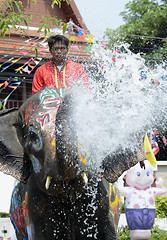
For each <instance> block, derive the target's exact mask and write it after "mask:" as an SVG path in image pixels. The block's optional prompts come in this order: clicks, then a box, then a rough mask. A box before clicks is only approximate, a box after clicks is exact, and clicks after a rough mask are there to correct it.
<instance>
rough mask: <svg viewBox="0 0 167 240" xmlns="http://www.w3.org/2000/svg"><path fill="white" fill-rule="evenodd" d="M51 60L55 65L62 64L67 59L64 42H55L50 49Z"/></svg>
mask: <svg viewBox="0 0 167 240" xmlns="http://www.w3.org/2000/svg"><path fill="white" fill-rule="evenodd" d="M50 52H51V54H52V57H53V61H54V63H55V64H56V65H62V64H64V62H65V61H66V59H67V52H68V49H67V47H66V45H65V44H64V43H61V42H56V43H54V44H53V46H52V48H51V50H50Z"/></svg>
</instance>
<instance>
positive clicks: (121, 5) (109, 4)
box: [75, 0, 130, 39]
mask: <svg viewBox="0 0 167 240" xmlns="http://www.w3.org/2000/svg"><path fill="white" fill-rule="evenodd" d="M128 2H130V0H116V1H114V0H75V3H76V5H77V7H78V9H79V11H80V14H81V16H82V18H83V20H84V22H85V23H86V26H87V28H88V29H89V30H90V32H91V34H93V35H94V36H95V37H96V38H98V39H102V37H103V33H104V31H105V30H106V29H107V28H108V27H109V28H113V29H115V28H117V27H119V26H120V25H122V24H124V22H123V19H122V17H121V16H119V14H120V12H122V11H124V10H125V4H126V3H128Z"/></svg>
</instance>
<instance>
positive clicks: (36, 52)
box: [35, 48, 38, 58]
mask: <svg viewBox="0 0 167 240" xmlns="http://www.w3.org/2000/svg"><path fill="white" fill-rule="evenodd" d="M35 57H36V58H37V57H38V50H37V48H35Z"/></svg>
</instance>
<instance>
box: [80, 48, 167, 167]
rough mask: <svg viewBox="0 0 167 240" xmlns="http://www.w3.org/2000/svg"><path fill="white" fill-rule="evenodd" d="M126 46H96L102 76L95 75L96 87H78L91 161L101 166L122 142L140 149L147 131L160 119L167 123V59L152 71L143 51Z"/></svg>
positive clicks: (83, 143)
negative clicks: (144, 74) (166, 77)
mask: <svg viewBox="0 0 167 240" xmlns="http://www.w3.org/2000/svg"><path fill="white" fill-rule="evenodd" d="M120 48H124V53H120V52H119V51H115V52H114V53H113V52H112V51H111V50H108V51H107V50H105V49H104V48H102V47H100V46H99V45H97V44H96V45H94V49H93V52H94V59H95V60H98V66H97V69H96V74H97V73H99V74H101V78H100V79H99V80H98V81H97V80H95V78H94V77H93V76H90V79H91V83H92V91H91V92H90V93H88V92H87V93H84V94H83V92H82V93H81V92H80V91H79V90H78V94H77V95H76V102H77V111H76V113H75V119H76V125H77V129H78V137H79V141H80V144H81V146H82V150H83V151H84V152H85V153H86V155H87V156H88V157H89V159H90V160H89V164H90V165H93V166H94V165H96V167H99V166H100V165H101V159H103V158H104V156H105V155H106V154H108V153H111V152H112V151H115V150H117V149H118V148H119V147H122V148H123V149H124V148H130V149H131V150H133V149H135V148H136V147H138V146H139V143H140V140H141V139H140V138H143V137H144V135H145V132H146V131H148V130H150V128H154V127H155V125H156V124H159V125H161V127H164V126H165V122H166V120H165V118H164V116H163V115H164V113H165V109H166V106H167V94H166V93H167V82H165V81H162V80H161V79H162V75H163V74H164V73H165V68H164V64H162V65H159V66H156V70H151V69H149V68H147V67H146V65H145V60H144V59H143V58H141V56H140V55H139V54H133V53H132V52H131V51H130V50H129V49H128V47H127V46H126V45H124V46H121V47H120ZM118 49H119V47H118ZM113 55H114V57H115V58H116V61H113V60H112V58H113ZM141 71H147V78H146V79H141ZM94 74H95V72H94ZM155 79H158V80H160V81H161V82H160V85H159V86H158V87H156V86H155V85H154V84H153V80H155ZM82 91H83V90H82ZM81 96H82V97H81ZM162 117H163V118H162ZM162 119H163V121H162ZM139 135H140V138H139Z"/></svg>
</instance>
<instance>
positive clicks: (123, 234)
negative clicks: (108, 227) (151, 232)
mask: <svg viewBox="0 0 167 240" xmlns="http://www.w3.org/2000/svg"><path fill="white" fill-rule="evenodd" d="M118 235H119V239H120V240H129V239H130V231H129V227H128V226H126V227H124V228H120V229H119V232H118Z"/></svg>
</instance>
